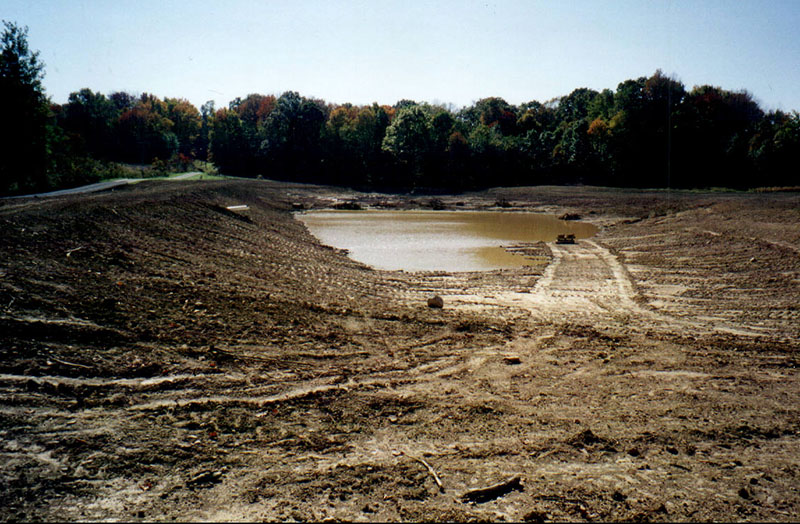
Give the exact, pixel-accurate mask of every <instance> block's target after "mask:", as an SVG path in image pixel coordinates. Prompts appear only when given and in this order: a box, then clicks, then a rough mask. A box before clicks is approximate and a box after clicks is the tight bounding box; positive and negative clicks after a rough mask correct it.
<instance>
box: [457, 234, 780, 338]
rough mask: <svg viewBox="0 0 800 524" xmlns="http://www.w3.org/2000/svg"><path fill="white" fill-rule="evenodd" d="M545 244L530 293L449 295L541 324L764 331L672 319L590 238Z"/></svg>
mask: <svg viewBox="0 0 800 524" xmlns="http://www.w3.org/2000/svg"><path fill="white" fill-rule="evenodd" d="M550 248H551V251H552V257H553V258H552V261H551V262H550V264H549V265H548V267H547V268H546V270H545V271H544V274H543V275H542V277H541V278H540V279H539V281H538V282H537V283H536V286H535V287H534V288H533V289H532V290H531V292H530V293H520V292H509V291H503V290H498V291H496V292H494V293H490V294H489V295H487V294H482V295H480V296H479V295H476V294H464V295H452V296H451V298H452V299H454V300H455V302H456V304H457V307H460V308H465V309H473V308H476V307H477V308H478V309H485V308H487V307H490V308H491V307H500V308H508V307H511V308H521V309H523V310H525V311H528V312H529V313H530V314H531V316H532V318H533V319H534V320H536V321H540V322H544V323H579V324H587V325H599V326H603V325H614V326H619V325H624V326H625V327H627V328H630V329H633V330H639V331H647V330H653V329H655V330H659V331H668V332H672V333H674V332H675V330H676V328H677V329H685V330H687V331H692V332H694V333H714V332H723V333H729V334H738V335H745V336H761V335H764V334H765V333H764V330H763V329H759V328H754V327H749V326H741V325H737V326H734V325H727V324H724V323H720V322H710V321H700V320H694V319H688V318H678V317H674V316H671V315H667V314H665V313H662V312H659V311H657V310H655V309H654V308H652V307H648V306H646V305H643V304H642V302H643V300H642V299H641V298H639V295H638V293H637V291H636V289H635V287H634V283H633V280H632V278H631V277H630V275H629V273H628V271H627V269H626V267H625V265H624V264H623V263H622V262H620V260H619V259H618V258H617V257H616V256H615V255H614V254H613V253H612V252H611V251H610V250H609V249H607V248H606V247H604V246H602V245H600V244H599V243H598V242H596V241H593V240H581V241H579V242H578V243H576V244H565V245H559V244H551V246H550Z"/></svg>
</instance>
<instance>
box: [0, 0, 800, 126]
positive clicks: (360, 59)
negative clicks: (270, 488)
mask: <svg viewBox="0 0 800 524" xmlns="http://www.w3.org/2000/svg"><path fill="white" fill-rule="evenodd" d="M0 18H2V19H5V20H11V21H15V22H17V23H18V24H19V25H27V26H28V27H29V30H30V32H29V38H28V40H29V44H30V46H31V48H33V49H38V50H39V51H40V52H41V55H40V56H41V58H42V60H43V61H44V63H45V65H46V76H45V80H44V85H45V88H46V91H47V93H48V95H49V96H50V97H51V98H52V99H53V101H55V102H59V103H63V102H66V100H67V97H68V96H69V93H70V92H72V91H77V90H78V89H80V88H82V87H89V88H91V89H92V90H94V91H100V92H103V93H106V94H108V93H110V92H112V91H118V90H125V91H130V92H135V93H141V92H144V91H146V92H150V93H153V94H155V95H158V96H162V97H163V96H172V97H184V98H187V99H189V100H190V101H191V102H192V103H194V104H195V105H196V106H198V107H199V106H200V104H202V103H203V102H205V101H206V100H212V99H213V100H215V101H216V102H217V106H218V107H219V106H224V105H227V103H228V101H229V100H231V99H232V98H234V97H236V96H242V97H244V96H245V95H247V94H249V93H263V94H270V93H272V94H280V93H282V92H283V91H286V90H293V91H299V92H300V93H301V94H302V95H305V96H309V97H319V98H324V99H325V100H327V101H329V102H339V103H341V102H352V103H355V104H367V103H371V102H373V101H375V102H378V103H381V104H393V103H394V102H396V101H397V100H400V99H402V98H409V99H415V100H418V101H428V102H442V103H453V104H454V105H455V106H457V107H460V106H464V105H469V104H471V103H472V102H474V101H475V100H478V99H480V98H483V97H487V96H501V97H503V98H505V99H506V100H508V101H509V102H511V103H514V104H518V103H521V102H526V101H530V100H539V101H542V102H543V101H546V100H548V99H550V98H553V97H556V96H561V95H566V94H568V93H569V92H570V91H572V90H573V89H575V88H577V87H590V88H593V89H597V90H600V89H603V88H610V89H615V88H616V86H617V84H618V83H619V82H622V81H623V80H626V79H629V78H636V77H639V76H649V75H651V74H652V73H653V72H654V71H655V70H656V69H659V68H660V69H662V70H663V71H664V72H665V73H667V74H674V75H675V76H676V77H677V78H678V79H679V80H681V81H682V82H683V83H684V84H685V85H686V87H687V89H691V88H692V87H693V86H694V85H700V84H711V85H717V86H720V87H723V88H725V89H730V90H739V89H747V90H748V91H750V92H751V93H752V94H753V95H754V96H755V98H756V99H757V100H758V101H759V103H761V105H762V107H763V108H765V109H767V110H770V109H782V110H787V111H788V110H792V109H800V0H774V1H757V0H750V1H739V0H672V1H669V0H619V1H611V0H608V1H602V0H581V1H575V0H570V1H568V2H566V1H562V0H520V1H512V0H506V1H497V2H494V1H482V2H471V1H468V0H454V1H449V0H448V1H432V0H420V1H418V0H405V1H396V2H395V1H392V2H388V1H380V0H370V1H351V2H342V1H333V0H328V1H324V0H323V1H302V0H287V1H284V0H272V1H267V0H262V1H243V0H214V1H210V0H190V1H184V0H179V1H178V0H156V1H153V0H136V1H125V0H116V1H114V0H107V1H106V0H104V1H100V0H70V1H67V0H0Z"/></svg>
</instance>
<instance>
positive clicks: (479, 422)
mask: <svg viewBox="0 0 800 524" xmlns="http://www.w3.org/2000/svg"><path fill="white" fill-rule="evenodd" d="M242 205H245V206H248V209H241V208H239V209H238V210H228V209H227V208H228V207H229V206H242ZM335 206H339V207H342V206H344V207H358V206H360V207H375V208H397V209H405V208H421V207H436V208H441V207H444V208H447V209H489V208H498V209H503V210H506V211H508V212H519V211H523V210H525V211H538V212H547V213H553V214H561V213H567V212H568V213H573V214H578V215H580V216H581V217H583V220H587V221H590V222H593V223H594V224H596V225H597V226H599V228H600V232H599V234H598V235H597V236H596V237H594V238H592V239H587V240H579V241H578V242H577V243H576V244H574V245H556V244H530V245H518V246H511V249H514V250H516V251H518V252H521V253H525V254H528V255H530V256H533V257H534V258H535V260H537V261H539V262H542V261H544V262H546V263H545V264H542V263H539V264H535V265H533V266H531V267H528V268H524V269H514V270H498V271H490V272H480V273H452V274H451V273H406V272H401V271H396V272H390V271H378V270H373V269H371V268H369V267H366V266H364V265H362V264H360V263H357V262H354V261H352V260H350V259H349V258H348V257H347V256H346V253H344V252H343V251H340V250H337V249H334V248H331V247H327V246H324V245H321V244H320V242H319V241H317V240H316V239H315V238H314V237H313V236H311V235H310V234H309V232H308V231H307V230H306V229H305V227H304V226H303V225H302V224H301V223H300V222H299V221H298V220H296V219H295V218H294V216H293V212H296V210H298V209H301V208H302V209H312V208H330V207H335ZM0 231H2V235H0V351H1V352H2V353H1V354H2V359H0V388H1V390H2V394H1V395H0V435H1V436H2V438H0V457H1V458H0V460H1V461H2V468H0V517H2V519H3V520H51V521H52V520H58V521H63V520H69V521H76V520H124V521H136V520H145V521H152V520H159V521H161V520H182V521H184V520H192V521H196V520H250V521H252V520H338V519H342V520H356V521H358V520H361V521H396V520H412V521H417V520H456V521H474V520H493V521H497V520H515V521H520V520H527V521H537V522H539V521H545V520H570V521H576V520H577V521H595V520H600V521H603V520H653V521H660V520H661V521H680V520H692V521H696V520H715V521H741V520H756V521H766V520H770V521H797V520H798V519H800V491H799V490H800V381H798V364H799V363H800V353H798V350H800V304H799V302H800V195H797V194H789V193H780V194H779V193H772V194H759V193H698V192H669V191H625V190H613V189H601V188H582V187H567V188H565V187H534V188H513V189H494V190H490V191H486V192H481V193H473V194H464V195H454V196H445V197H438V198H437V199H433V198H432V197H419V196H398V195H382V194H364V193H356V192H351V191H345V190H338V189H333V188H326V187H318V186H302V185H293V184H284V183H275V182H269V181H255V180H253V181H216V182H186V181H181V182H144V183H141V184H136V185H132V186H127V187H122V188H116V189H114V190H112V191H108V192H104V193H95V194H89V195H71V196H64V197H58V198H39V199H17V200H5V201H0ZM433 294H438V295H440V296H442V297H443V298H444V308H443V309H431V308H428V307H427V305H426V299H427V298H428V297H430V296H431V295H433ZM509 480H514V482H508V481H509ZM504 482H506V484H502V483H504ZM496 484H500V487H498V488H497V489H495V490H493V491H491V492H489V493H486V496H484V497H479V496H470V493H471V490H474V489H478V488H486V487H489V486H492V485H496ZM465 494H466V495H467V496H466V497H464V495H465Z"/></svg>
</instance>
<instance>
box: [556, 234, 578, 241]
mask: <svg viewBox="0 0 800 524" xmlns="http://www.w3.org/2000/svg"><path fill="white" fill-rule="evenodd" d="M574 243H575V235H573V234H572V233H570V234H568V235H558V237H557V238H556V244H574Z"/></svg>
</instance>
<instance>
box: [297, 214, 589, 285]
mask: <svg viewBox="0 0 800 524" xmlns="http://www.w3.org/2000/svg"><path fill="white" fill-rule="evenodd" d="M297 218H298V219H299V220H301V221H302V222H303V223H304V224H305V225H306V226H307V227H308V229H309V230H310V231H311V233H312V234H314V235H315V236H316V237H317V238H319V239H320V240H321V241H322V242H323V243H324V244H327V245H330V246H333V247H337V248H341V249H347V250H348V251H349V253H350V257H351V258H353V259H354V260H357V261H359V262H363V263H364V264H367V265H370V266H372V267H375V268H378V269H389V270H397V269H403V270H405V271H485V270H489V269H503V268H513V267H521V266H525V265H531V264H534V263H535V262H534V261H532V260H531V259H528V258H525V257H523V256H521V255H516V254H512V253H509V252H508V251H506V250H505V249H503V246H511V245H514V244H517V243H520V242H536V241H539V240H541V241H545V242H552V241H554V240H555V239H556V237H557V236H558V235H560V234H568V233H572V234H574V235H575V237H576V238H579V239H580V238H588V237H590V236H592V235H594V234H595V232H596V231H597V228H595V226H593V225H591V224H587V223H584V222H566V221H563V220H558V219H557V218H556V217H554V216H550V215H541V214H536V213H516V212H502V211H312V212H308V213H302V214H299V215H297Z"/></svg>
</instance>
